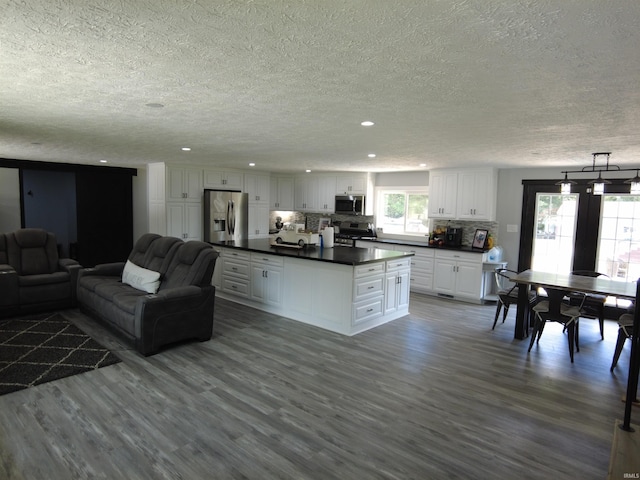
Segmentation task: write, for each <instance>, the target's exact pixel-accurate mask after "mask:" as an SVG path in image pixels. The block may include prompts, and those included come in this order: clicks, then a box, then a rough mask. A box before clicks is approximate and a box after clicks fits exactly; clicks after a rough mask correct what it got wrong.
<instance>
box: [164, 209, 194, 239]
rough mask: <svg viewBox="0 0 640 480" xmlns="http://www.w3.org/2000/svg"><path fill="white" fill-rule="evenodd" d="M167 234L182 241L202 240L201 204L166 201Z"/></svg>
mask: <svg viewBox="0 0 640 480" xmlns="http://www.w3.org/2000/svg"><path fill="white" fill-rule="evenodd" d="M166 208H167V235H169V236H170V237H178V238H181V239H183V240H184V241H189V240H202V204H200V203H189V202H184V203H181V202H169V203H167V207H166Z"/></svg>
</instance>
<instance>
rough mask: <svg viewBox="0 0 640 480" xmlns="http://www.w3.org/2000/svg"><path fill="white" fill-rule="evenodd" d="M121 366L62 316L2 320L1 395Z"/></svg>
mask: <svg viewBox="0 0 640 480" xmlns="http://www.w3.org/2000/svg"><path fill="white" fill-rule="evenodd" d="M118 362H120V359H119V358H118V357H117V356H116V355H115V354H113V353H112V352H110V351H109V350H107V349H106V348H104V347H103V346H102V345H100V344H99V343H98V342H96V341H95V340H93V339H92V338H91V337H89V336H88V335H87V334H86V333H84V332H83V331H82V330H80V329H79V328H78V327H76V326H75V325H73V324H72V323H70V322H69V321H68V320H67V319H65V318H64V317H63V316H62V315H60V314H58V313H53V314H51V313H49V314H42V315H31V316H28V317H19V318H10V319H6V320H0V395H4V394H5V393H9V392H15V391H16V390H22V389H23V388H28V387H33V386H34V385H40V384H41V383H46V382H50V381H52V380H57V379H59V378H64V377H69V376H71V375H76V374H78V373H83V372H86V371H89V370H94V369H97V368H100V367H106V366H107V365H113V364H114V363H118Z"/></svg>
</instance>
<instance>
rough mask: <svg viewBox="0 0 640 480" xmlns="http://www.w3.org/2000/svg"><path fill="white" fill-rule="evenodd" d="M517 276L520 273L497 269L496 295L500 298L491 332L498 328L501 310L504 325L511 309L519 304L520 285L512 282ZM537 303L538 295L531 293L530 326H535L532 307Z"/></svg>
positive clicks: (495, 275) (495, 273)
mask: <svg viewBox="0 0 640 480" xmlns="http://www.w3.org/2000/svg"><path fill="white" fill-rule="evenodd" d="M517 274H518V272H516V271H513V270H509V269H508V268H503V267H498V268H496V269H495V272H494V277H495V280H496V285H497V287H498V292H497V294H496V295H497V296H498V301H497V305H496V316H495V318H494V320H493V327H491V330H493V329H495V328H496V324H497V323H498V317H499V316H500V311H501V310H502V323H504V322H505V320H506V319H507V314H508V313H509V307H510V306H511V305H513V304H515V305H517V304H518V292H519V290H518V284H517V283H513V282H512V280H511V278H512V277H513V276H515V275H517ZM536 301H537V296H536V293H535V292H534V291H529V325H533V322H534V320H535V319H534V316H533V310H532V307H533V306H534V305H535V304H536Z"/></svg>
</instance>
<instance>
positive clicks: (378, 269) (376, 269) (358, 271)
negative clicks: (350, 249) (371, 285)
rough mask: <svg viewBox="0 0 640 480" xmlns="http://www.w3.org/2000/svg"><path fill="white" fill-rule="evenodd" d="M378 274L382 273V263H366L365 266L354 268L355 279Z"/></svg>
mask: <svg viewBox="0 0 640 480" xmlns="http://www.w3.org/2000/svg"><path fill="white" fill-rule="evenodd" d="M378 273H384V262H377V263H367V264H366V265H359V266H357V267H356V268H355V276H356V278H359V277H364V276H366V275H376V274H378Z"/></svg>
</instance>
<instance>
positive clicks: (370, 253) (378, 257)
mask: <svg viewBox="0 0 640 480" xmlns="http://www.w3.org/2000/svg"><path fill="white" fill-rule="evenodd" d="M211 245H214V246H219V247H227V248H237V249H240V250H245V251H248V252H258V253H268V254H270V255H279V256H282V257H294V258H303V259H306V260H316V261H320V262H330V263H338V264H341V265H353V266H355V265H362V264H365V263H374V262H384V261H386V260H393V259H397V258H404V257H411V256H413V253H409V252H396V251H393V250H381V249H377V248H359V247H343V246H338V247H334V248H320V247H319V246H316V247H313V246H306V247H305V248H291V247H283V246H279V245H278V246H276V245H271V242H270V240H269V239H268V238H259V239H254V240H244V241H242V242H215V243H212V244H211Z"/></svg>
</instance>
